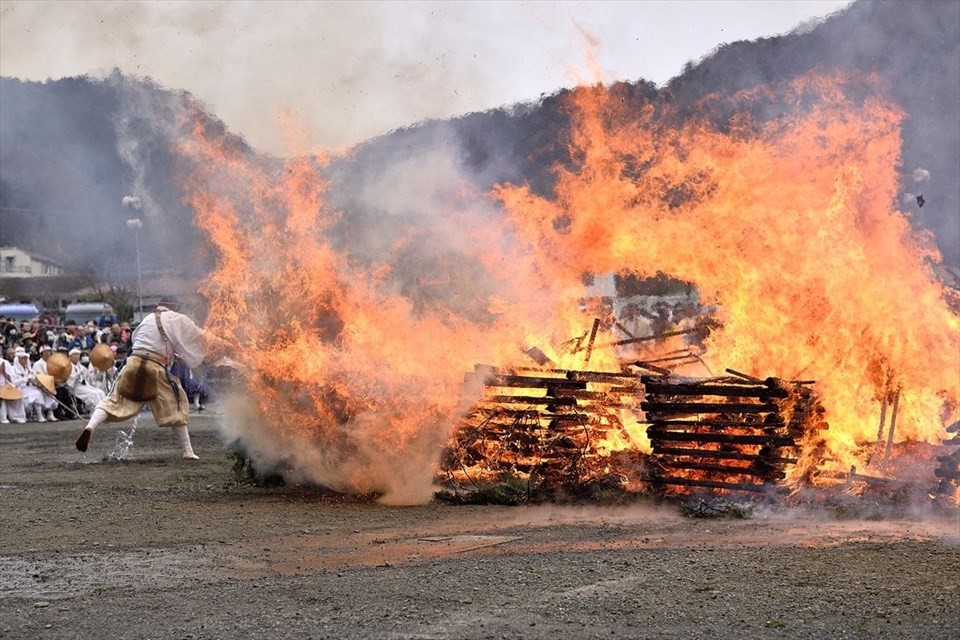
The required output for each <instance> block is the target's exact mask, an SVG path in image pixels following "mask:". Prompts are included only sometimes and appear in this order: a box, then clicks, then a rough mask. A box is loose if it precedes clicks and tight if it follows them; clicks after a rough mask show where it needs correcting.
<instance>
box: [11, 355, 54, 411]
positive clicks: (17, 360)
mask: <svg viewBox="0 0 960 640" xmlns="http://www.w3.org/2000/svg"><path fill="white" fill-rule="evenodd" d="M10 378H11V380H12V381H13V384H14V386H15V387H16V388H17V389H19V390H20V393H22V394H23V409H24V411H25V412H26V414H27V416H28V417H33V416H36V421H37V422H46V421H47V418H46V417H45V416H44V415H43V412H44V409H45V407H44V402H45V400H44V393H43V391H41V390H40V389H39V388H37V385H36V380H37V377H36V376H35V375H33V368H32V365H31V364H30V356H29V355H28V354H27V352H26V351H17V353H16V356H14V360H13V367H12V368H11V370H10Z"/></svg>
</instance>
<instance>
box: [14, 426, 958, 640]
mask: <svg viewBox="0 0 960 640" xmlns="http://www.w3.org/2000/svg"><path fill="white" fill-rule="evenodd" d="M220 419H222V416H217V415H215V414H213V415H211V414H210V413H204V414H200V415H199V416H195V417H194V419H193V423H192V427H191V430H192V433H193V436H194V445H195V448H196V450H197V453H198V454H199V455H200V456H201V460H199V461H197V462H185V461H182V460H180V459H179V456H178V454H177V450H176V447H175V445H174V443H173V437H172V435H171V434H170V433H169V431H167V430H161V429H158V428H156V427H155V426H153V422H152V420H151V419H149V418H148V417H147V416H142V417H141V424H139V425H138V429H137V432H136V434H135V436H134V438H133V442H134V446H133V449H132V451H131V452H130V454H131V455H132V459H130V460H127V461H118V460H115V459H113V460H111V459H110V458H109V456H110V454H114V453H116V451H117V446H116V442H117V441H118V438H117V435H118V427H117V426H116V425H113V426H107V427H105V428H103V429H101V430H100V431H98V433H97V436H96V437H95V438H94V441H93V443H92V445H91V449H90V451H88V452H87V453H86V454H80V453H78V452H77V451H76V450H75V449H74V447H73V441H74V439H75V438H76V436H77V434H78V433H79V430H80V429H81V427H82V425H81V423H78V422H69V423H63V422H61V423H56V424H46V425H37V424H27V425H2V426H0V637H3V638H10V639H14V638H29V639H45V638H51V639H52V638H64V639H70V640H76V639H94V638H111V639H113V638H157V639H166V638H196V639H201V638H231V639H233V638H236V639H245V638H251V639H252V638H256V639H258V640H259V639H264V638H286V637H296V638H544V639H547V638H551V639H552V638H848V637H849V638H957V637H960V519H958V515H957V513H942V512H940V513H939V514H929V513H928V514H924V515H922V516H921V515H917V514H914V515H912V516H906V515H903V514H900V515H891V516H890V517H888V518H885V519H876V518H875V517H871V518H870V519H852V518H849V517H846V518H844V519H840V518H839V517H838V513H837V512H836V511H835V510H828V509H822V510H819V511H811V510H805V511H802V512H801V511H797V510H786V509H776V510H764V511H760V510H758V511H755V512H754V513H753V515H752V516H751V517H749V518H746V519H702V518H690V517H686V516H685V515H683V514H682V513H681V511H680V510H679V509H678V508H677V507H676V506H674V505H659V506H656V505H653V504H646V503H640V504H635V505H631V506H626V507H616V508H614V507H595V506H594V507H560V506H546V507H544V506H539V507H532V506H531V507H496V506H485V507H477V506H453V505H448V504H441V503H433V504H429V505H425V506H420V507H387V506H382V505H379V504H376V503H373V502H369V501H364V500H359V499H345V498H342V497H337V496H334V495H330V494H328V493H325V492H323V491H320V490H318V489H313V488H302V487H289V486H288V487H278V488H259V487H254V486H249V485H245V484H241V483H238V482H237V480H236V477H235V476H234V474H233V472H232V470H231V467H232V461H231V460H229V459H228V458H227V457H226V454H225V447H224V445H223V443H221V442H220V439H219V435H218V432H217V428H216V424H217V421H218V420H220ZM119 428H121V429H124V430H125V431H128V430H129V428H130V425H129V424H128V425H126V426H121V427H119ZM119 440H123V438H120V439H119Z"/></svg>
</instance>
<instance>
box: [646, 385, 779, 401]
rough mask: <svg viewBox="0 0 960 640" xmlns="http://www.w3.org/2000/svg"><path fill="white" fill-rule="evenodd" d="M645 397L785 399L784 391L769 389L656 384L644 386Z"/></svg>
mask: <svg viewBox="0 0 960 640" xmlns="http://www.w3.org/2000/svg"><path fill="white" fill-rule="evenodd" d="M644 390H645V391H646V392H647V396H651V395H668V396H726V397H731V398H786V397H787V390H786V389H771V388H770V387H758V386H750V387H746V386H744V387H739V386H736V385H710V384H657V383H648V384H645V385H644Z"/></svg>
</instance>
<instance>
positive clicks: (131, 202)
mask: <svg viewBox="0 0 960 640" xmlns="http://www.w3.org/2000/svg"><path fill="white" fill-rule="evenodd" d="M120 202H121V203H122V204H123V206H125V207H130V208H131V209H137V210H140V209H141V208H142V207H143V204H142V203H141V202H140V198H138V197H136V196H123V199H122V200H121V201H120Z"/></svg>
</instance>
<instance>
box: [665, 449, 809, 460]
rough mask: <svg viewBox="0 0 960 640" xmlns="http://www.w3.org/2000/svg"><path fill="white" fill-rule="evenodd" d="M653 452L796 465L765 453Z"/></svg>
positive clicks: (704, 450) (702, 450) (669, 450)
mask: <svg viewBox="0 0 960 640" xmlns="http://www.w3.org/2000/svg"><path fill="white" fill-rule="evenodd" d="M653 452H654V453H656V454H658V455H667V456H689V457H691V458H715V459H718V460H764V461H766V462H769V463H771V464H796V463H797V459H796V458H782V457H778V456H770V455H769V454H766V455H765V454H763V453H743V452H741V451H711V450H708V449H688V448H683V447H657V446H655V447H654V448H653Z"/></svg>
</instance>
